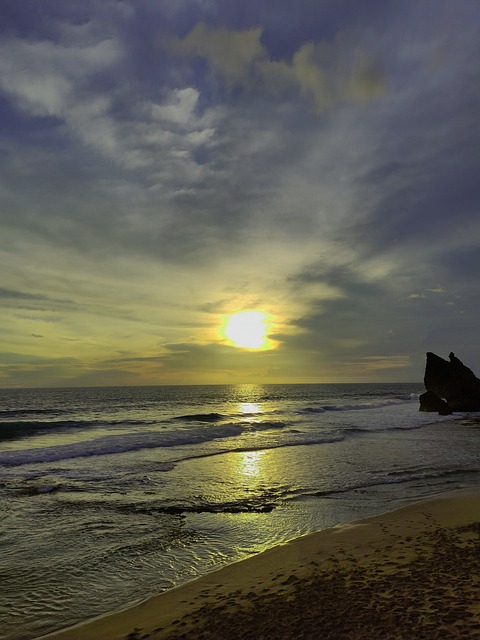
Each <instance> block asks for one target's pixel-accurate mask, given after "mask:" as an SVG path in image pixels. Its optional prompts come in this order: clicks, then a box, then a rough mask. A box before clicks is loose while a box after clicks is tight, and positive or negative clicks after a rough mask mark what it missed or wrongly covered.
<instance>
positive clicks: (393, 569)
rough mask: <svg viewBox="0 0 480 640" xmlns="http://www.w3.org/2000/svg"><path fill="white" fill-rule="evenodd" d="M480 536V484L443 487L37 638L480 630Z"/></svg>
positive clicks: (130, 639)
mask: <svg viewBox="0 0 480 640" xmlns="http://www.w3.org/2000/svg"><path fill="white" fill-rule="evenodd" d="M479 535H480V490H476V491H475V490H471V489H468V490H460V491H459V490H456V491H452V492H448V493H442V494H440V495H438V496H436V497H434V498H430V499H428V500H422V501H420V502H415V503H413V504H410V505H407V506H404V507H401V508H399V509H396V510H394V511H390V512H386V513H383V514H380V515H375V516H371V517H369V518H366V519H362V520H359V521H354V522H351V523H347V524H342V525H337V526H335V527H333V528H330V529H325V530H322V531H319V532H316V533H311V534H308V535H306V536H302V537H300V538H296V539H294V540H292V541H290V542H288V543H286V544H283V545H280V546H277V547H273V548H272V549H269V550H267V551H264V552H263V553H260V554H258V555H255V556H252V557H250V558H247V559H245V560H241V561H239V562H237V563H234V564H232V565H228V566H227V567H223V568H221V569H218V570H216V571H213V572H211V573H209V574H206V575H204V576H201V577H199V578H196V579H195V580H192V581H190V582H187V583H185V584H183V585H180V586H178V587H175V588H173V589H169V590H167V591H165V592H162V593H160V594H158V595H155V596H153V597H151V598H149V599H147V600H145V601H142V602H140V603H138V604H135V605H133V606H129V607H128V608H125V609H122V610H120V611H117V612H113V613H109V614H106V615H103V616H101V617H98V618H95V619H93V620H90V621H87V622H82V623H80V624H78V625H75V626H74V627H70V628H68V629H63V630H60V631H56V632H54V633H50V634H48V635H45V636H41V638H42V639H43V638H44V639H45V640H47V639H48V640H147V639H148V640H166V639H169V640H176V639H178V640H180V639H183V640H194V639H195V640H197V639H200V638H204V639H205V640H207V639H208V640H217V639H218V640H224V639H225V638H228V639H229V640H235V639H236V638H238V639H240V638H244V639H248V640H250V639H251V640H253V639H254V638H255V639H257V638H263V639H264V640H275V639H279V640H280V639H283V638H285V639H289V638H292V640H293V638H298V637H302V638H311V639H312V640H314V639H316V638H322V640H326V639H328V638H331V639H332V640H333V639H334V640H342V639H343V638H345V639H347V638H352V639H355V640H357V639H359V638H371V639H372V640H374V639H375V638H378V639H381V640H386V639H387V638H388V639H390V638H392V639H393V638H399V639H403V638H405V640H407V638H408V640H412V639H413V638H415V639H417V638H418V639H420V638H423V637H424V638H428V640H433V639H434V638H439V639H440V638H442V639H443V638H447V637H448V638H449V640H450V639H453V638H469V637H472V638H474V637H479V636H480V559H479V549H478V539H479ZM475 545H477V546H476V547H475ZM38 640H41V639H40V638H38Z"/></svg>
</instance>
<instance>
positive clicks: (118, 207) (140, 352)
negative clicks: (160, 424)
mask: <svg viewBox="0 0 480 640" xmlns="http://www.w3.org/2000/svg"><path fill="white" fill-rule="evenodd" d="M479 33H480V2H479V1H478V0H455V1H453V0H431V1H430V0H295V1H293V0H276V1H275V2H273V1H270V2H267V1H266V0H255V1H253V0H242V1H238V2H237V1H234V0H123V1H122V0H120V1H117V0H115V1H114V0H68V1H65V0H22V1H19V0H2V1H1V4H0V125H1V129H0V150H1V153H0V163H1V171H0V221H1V229H0V302H1V309H2V311H1V316H0V341H1V344H0V352H1V353H0V386H3V387H12V386H38V387H43V386H73V385H75V386H77V385H78V386H91V385H124V384H125V385H130V384H133V385H136V384H196V383H237V382H238V383H243V382H258V383H261V382H264V383H268V382H349V381H365V382H369V381H421V380H422V377H423V371H424V364H425V352H426V351H435V352H436V353H438V354H439V355H442V356H443V357H447V354H448V352H449V351H452V350H453V351H455V353H456V354H457V355H458V356H459V357H460V358H461V359H462V360H463V361H464V362H465V364H467V365H468V366H470V367H471V368H473V369H474V370H475V371H476V373H477V375H480V341H479V340H478V332H479V324H480V323H479V320H480V313H479V312H480V284H479V276H480V252H479V240H480V38H479ZM244 311H249V312H256V313H257V314H259V316H258V317H260V318H261V319H262V322H263V323H264V326H265V328H266V331H267V335H266V336H265V341H264V342H263V343H262V346H261V347H260V348H258V345H256V346H255V347H248V346H247V347H245V346H241V345H239V344H236V343H235V340H232V339H231V338H229V337H228V335H227V334H228V331H227V333H226V329H227V327H228V323H229V321H230V320H229V319H230V316H231V315H232V314H235V313H239V312H244ZM262 314H263V315H262ZM249 317H250V316H249ZM252 317H253V316H252ZM260 342H261V341H260ZM251 344H254V343H253V342H252V343H251Z"/></svg>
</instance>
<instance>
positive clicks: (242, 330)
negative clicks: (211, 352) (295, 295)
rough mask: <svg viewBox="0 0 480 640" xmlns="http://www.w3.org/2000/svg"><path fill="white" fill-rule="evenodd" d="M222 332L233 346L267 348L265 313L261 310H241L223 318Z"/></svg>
mask: <svg viewBox="0 0 480 640" xmlns="http://www.w3.org/2000/svg"><path fill="white" fill-rule="evenodd" d="M223 334H224V336H225V337H226V338H227V340H229V342H230V343H231V344H233V345H234V346H235V347H239V348H242V349H268V348H270V346H271V343H270V341H269V340H268V338H267V334H268V324H267V314H266V313H263V311H242V312H240V313H234V314H233V315H230V316H227V317H226V318H225V324H224V327H223Z"/></svg>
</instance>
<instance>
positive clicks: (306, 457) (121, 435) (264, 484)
mask: <svg viewBox="0 0 480 640" xmlns="http://www.w3.org/2000/svg"><path fill="white" fill-rule="evenodd" d="M422 391H423V386H422V385H420V384H343V385H334V384H332V385H326V384H322V385H237V386H236V385H224V386H223V385H218V386H217V385H213V386H210V385H209V386H164V387H119V388H88V389H86V388H85V389H72V388H68V389H29V390H26V389H16V390H15V389H9V390H6V389H4V390H0V515H1V519H0V550H1V553H0V576H1V597H0V638H2V639H8V640H20V639H21V640H26V639H31V638H35V637H37V636H40V635H42V634H45V633H47V632H49V631H52V630H55V629H59V628H62V627H65V626H68V625H72V624H75V623H77V622H79V621H82V620H86V619H88V618H91V617H94V616H97V615H100V614H102V613H105V612H108V611H112V610H115V609H119V608H122V607H124V606H126V605H128V604H130V603H134V602H137V601H139V600H142V599H144V598H146V597H148V596H150V595H153V594H155V593H158V592H160V591H162V590H165V589H168V588H171V587H173V586H175V585H178V584H181V583H183V582H186V581H188V580H191V579H192V578H194V577H196V576H199V575H202V574H205V573H207V572H209V571H212V570H214V569H217V568H219V567H221V566H224V565H226V564H229V563H232V562H235V561H237V560H240V559H242V558H245V557H248V556H250V555H252V554H255V553H258V552H261V551H263V550H265V549H267V548H269V547H272V546H274V545H277V544H281V543H283V542H286V541H287V540H290V539H292V538H295V537H297V536H300V535H304V534H307V533H310V532H312V531H316V530H320V529H323V528H326V527H330V526H333V525H335V524H339V523H343V522H348V521H352V520H355V519H358V518H361V517H366V516H369V515H373V514H375V513H380V512H382V511H386V510H389V509H393V508H395V507H397V506H401V505H404V504H406V503H408V502H413V501H415V500H418V499H422V498H427V497H431V496H433V495H436V494H438V493H440V492H442V491H446V490H450V489H457V488H466V487H478V486H479V484H480V461H479V460H480V428H479V425H478V423H477V421H476V419H475V416H474V415H470V416H468V415H464V414H461V415H460V414H459V415H456V416H455V417H454V418H452V417H448V418H441V417H439V416H437V415H435V414H426V413H419V412H418V394H419V393H421V392H422Z"/></svg>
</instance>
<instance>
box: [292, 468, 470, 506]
mask: <svg viewBox="0 0 480 640" xmlns="http://www.w3.org/2000/svg"><path fill="white" fill-rule="evenodd" d="M479 473H480V467H479V468H459V469H435V468H425V469H416V470H413V469H405V470H403V471H391V472H388V473H386V474H385V475H380V476H379V477H377V478H375V479H372V480H371V481H370V482H365V481H361V482H357V483H351V484H348V485H346V486H342V487H332V488H330V489H324V490H321V491H312V492H299V493H298V494H297V495H295V496H293V497H292V498H291V499H292V500H300V499H302V498H303V497H307V496H310V497H316V498H319V497H321V498H329V497H330V498H334V497H336V496H337V495H339V494H344V493H348V492H350V491H362V490H363V489H370V488H372V487H380V486H382V485H389V484H405V483H408V482H414V481H416V480H434V479H437V478H438V479H441V478H448V477H450V476H457V475H458V476H463V475H465V474H467V475H470V474H479Z"/></svg>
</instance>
